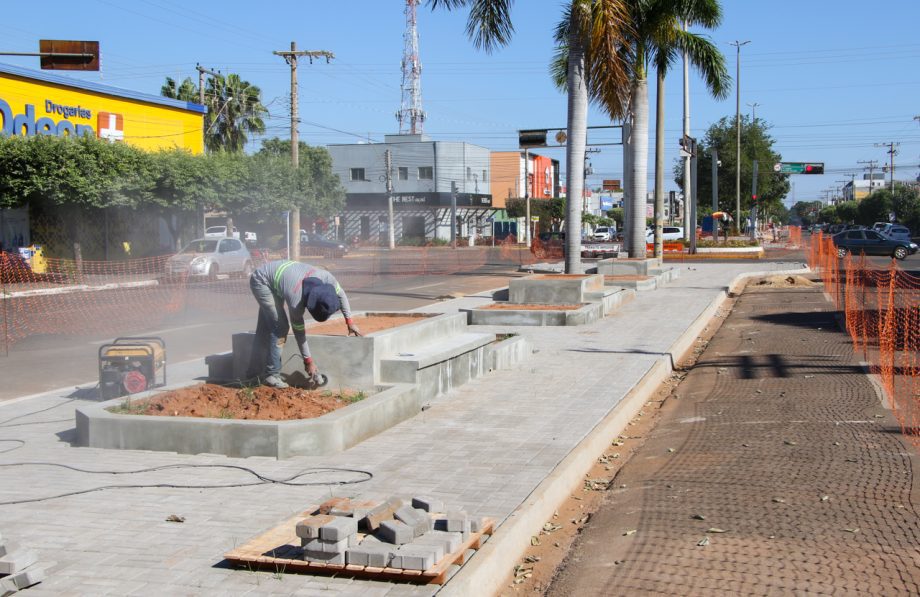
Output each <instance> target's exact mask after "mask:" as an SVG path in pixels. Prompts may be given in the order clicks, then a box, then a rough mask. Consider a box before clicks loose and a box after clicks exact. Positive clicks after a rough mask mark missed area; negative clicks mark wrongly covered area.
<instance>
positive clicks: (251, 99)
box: [205, 74, 268, 153]
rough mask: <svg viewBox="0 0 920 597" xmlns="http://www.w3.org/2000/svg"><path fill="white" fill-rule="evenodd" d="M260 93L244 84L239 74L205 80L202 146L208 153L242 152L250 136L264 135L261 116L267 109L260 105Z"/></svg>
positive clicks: (249, 85) (245, 82)
mask: <svg viewBox="0 0 920 597" xmlns="http://www.w3.org/2000/svg"><path fill="white" fill-rule="evenodd" d="M261 96H262V91H261V90H260V89H259V88H258V87H256V86H255V85H253V84H251V83H249V82H248V81H244V80H242V79H241V78H240V76H239V75H236V74H229V75H227V76H226V77H212V78H210V79H208V84H207V89H206V91H205V103H206V104H207V106H208V115H207V118H205V147H206V148H207V149H208V151H229V152H233V153H239V152H242V151H243V148H244V147H245V145H246V143H247V142H248V141H249V135H250V134H252V133H255V134H261V133H264V132H265V122H263V120H262V116H263V115H265V114H268V109H267V108H266V107H265V106H263V105H262V99H261Z"/></svg>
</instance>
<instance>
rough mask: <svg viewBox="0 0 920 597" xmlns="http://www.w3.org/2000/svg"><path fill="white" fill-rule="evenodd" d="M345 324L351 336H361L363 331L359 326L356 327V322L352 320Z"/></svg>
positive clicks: (346, 321) (347, 320)
mask: <svg viewBox="0 0 920 597" xmlns="http://www.w3.org/2000/svg"><path fill="white" fill-rule="evenodd" d="M345 324H346V325H347V326H348V335H349V336H360V335H361V330H359V329H358V326H356V325H355V322H354V321H352V320H351V319H350V318H349V319H346V320H345Z"/></svg>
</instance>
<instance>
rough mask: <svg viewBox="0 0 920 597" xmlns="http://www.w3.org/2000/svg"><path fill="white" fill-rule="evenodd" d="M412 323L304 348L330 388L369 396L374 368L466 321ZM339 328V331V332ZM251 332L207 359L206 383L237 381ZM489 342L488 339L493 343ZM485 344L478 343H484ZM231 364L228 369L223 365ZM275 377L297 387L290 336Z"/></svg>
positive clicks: (320, 339)
mask: <svg viewBox="0 0 920 597" xmlns="http://www.w3.org/2000/svg"><path fill="white" fill-rule="evenodd" d="M357 315H369V316H390V315H399V316H406V315H414V314H410V313H359V314H357ZM417 315H418V321H416V322H413V323H408V324H405V325H401V326H398V327H394V328H390V329H386V330H381V331H379V332H373V333H370V334H367V335H366V336H363V337H360V338H356V337H348V336H321V335H313V334H308V336H307V342H308V343H309V344H310V352H311V354H312V355H313V358H314V360H315V361H316V363H317V366H318V367H319V369H320V372H321V373H323V374H325V375H326V376H327V377H328V378H329V386H328V387H331V388H336V387H347V388H352V389H355V390H372V389H373V388H375V387H376V386H377V385H379V384H380V383H381V382H382V378H381V376H380V363H381V361H382V360H384V359H386V358H391V357H394V356H397V355H399V354H403V353H414V352H416V351H417V350H421V349H423V348H424V347H426V346H428V345H431V344H434V343H438V342H440V341H442V340H443V339H445V338H449V337H451V336H456V335H458V334H462V333H464V332H466V317H465V316H464V315H463V314H460V313H453V314H436V315H430V314H426V313H420V314H417ZM344 325H345V324H344V323H342V326H343V327H344ZM254 339H255V334H254V333H252V332H246V333H239V334H234V335H233V351H232V353H231V355H230V356H229V357H228V355H227V354H224V355H213V356H211V357H208V359H207V362H208V365H209V374H208V378H209V380H213V381H218V382H219V381H230V380H237V379H243V378H245V376H246V371H247V369H248V367H249V358H250V354H251V351H252V342H253V340H254ZM493 339H494V338H493ZM490 341H491V339H487V340H485V341H484V342H483V343H487V342H490ZM228 358H229V359H231V360H232V363H229V366H228V360H227V359H228ZM281 363H282V367H281V375H282V377H283V378H285V380H286V381H287V382H288V383H290V384H291V385H303V382H304V381H305V379H304V377H303V363H302V361H301V358H300V351H299V350H298V348H297V342H296V340H295V339H294V337H293V336H289V337H288V341H287V343H286V344H285V346H284V351H283V352H282V355H281Z"/></svg>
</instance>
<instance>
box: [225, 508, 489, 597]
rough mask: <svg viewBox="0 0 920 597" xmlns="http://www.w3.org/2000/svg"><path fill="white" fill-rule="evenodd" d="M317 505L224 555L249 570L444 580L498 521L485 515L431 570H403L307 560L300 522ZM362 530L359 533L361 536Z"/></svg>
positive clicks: (418, 582) (373, 577) (413, 581)
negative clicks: (477, 528) (299, 533)
mask: <svg viewBox="0 0 920 597" xmlns="http://www.w3.org/2000/svg"><path fill="white" fill-rule="evenodd" d="M315 511H316V509H315V508H313V509H311V510H307V511H305V512H303V513H302V514H298V515H297V516H292V517H291V518H289V519H287V520H285V521H284V522H282V523H281V524H279V525H278V526H276V527H274V528H273V529H271V530H269V531H267V532H265V533H262V534H261V535H258V536H256V537H253V538H252V539H250V540H249V541H248V542H246V543H245V544H243V545H241V546H239V547H237V548H236V549H234V550H233V551H230V552H228V553H226V554H225V555H224V558H226V560H227V561H228V562H230V563H231V564H232V565H234V566H236V567H237V568H243V569H247V570H268V571H271V572H277V573H291V574H320V575H327V576H329V575H341V576H354V577H356V578H367V579H371V580H388V581H394V582H409V583H417V584H439V585H440V584H444V583H445V582H446V581H447V574H448V572H449V571H450V567H451V566H453V565H454V564H456V565H458V566H459V565H462V564H463V563H464V562H465V561H466V552H467V550H469V549H479V548H480V547H481V546H482V541H483V536H485V535H491V534H492V531H493V529H494V527H495V521H494V520H492V519H491V518H486V519H483V521H482V531H481V532H478V533H470V534H469V538H468V539H467V540H466V541H464V542H463V543H462V544H461V545H460V548H459V549H457V550H456V551H453V552H451V553H449V554H447V555H445V556H444V557H443V558H441V559H440V560H439V561H438V562H437V563H435V565H434V566H432V567H431V568H429V569H428V570H424V571H423V570H403V569H401V568H378V567H374V566H355V565H352V564H326V563H323V562H307V561H304V560H303V549H302V548H301V547H300V538H299V537H298V536H297V532H296V527H297V523H298V522H300V521H301V520H303V519H304V518H306V517H308V516H310V515H311V514H312V513H313V512H315ZM360 535H361V534H359V536H360Z"/></svg>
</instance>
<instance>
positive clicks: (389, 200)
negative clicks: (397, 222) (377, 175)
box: [383, 149, 405, 251]
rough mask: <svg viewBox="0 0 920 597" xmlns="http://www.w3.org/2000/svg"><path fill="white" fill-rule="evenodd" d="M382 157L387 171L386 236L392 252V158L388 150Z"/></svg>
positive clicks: (394, 244) (393, 234) (393, 247)
mask: <svg viewBox="0 0 920 597" xmlns="http://www.w3.org/2000/svg"><path fill="white" fill-rule="evenodd" d="M383 157H384V162H385V163H386V169H387V214H388V215H389V220H388V221H389V224H388V226H387V230H388V232H387V236H388V239H389V246H390V250H391V251H392V250H393V249H395V248H396V231H395V230H394V217H393V156H392V154H391V153H390V150H389V149H387V150H386V151H385V152H384V153H383ZM403 234H405V232H403Z"/></svg>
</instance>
